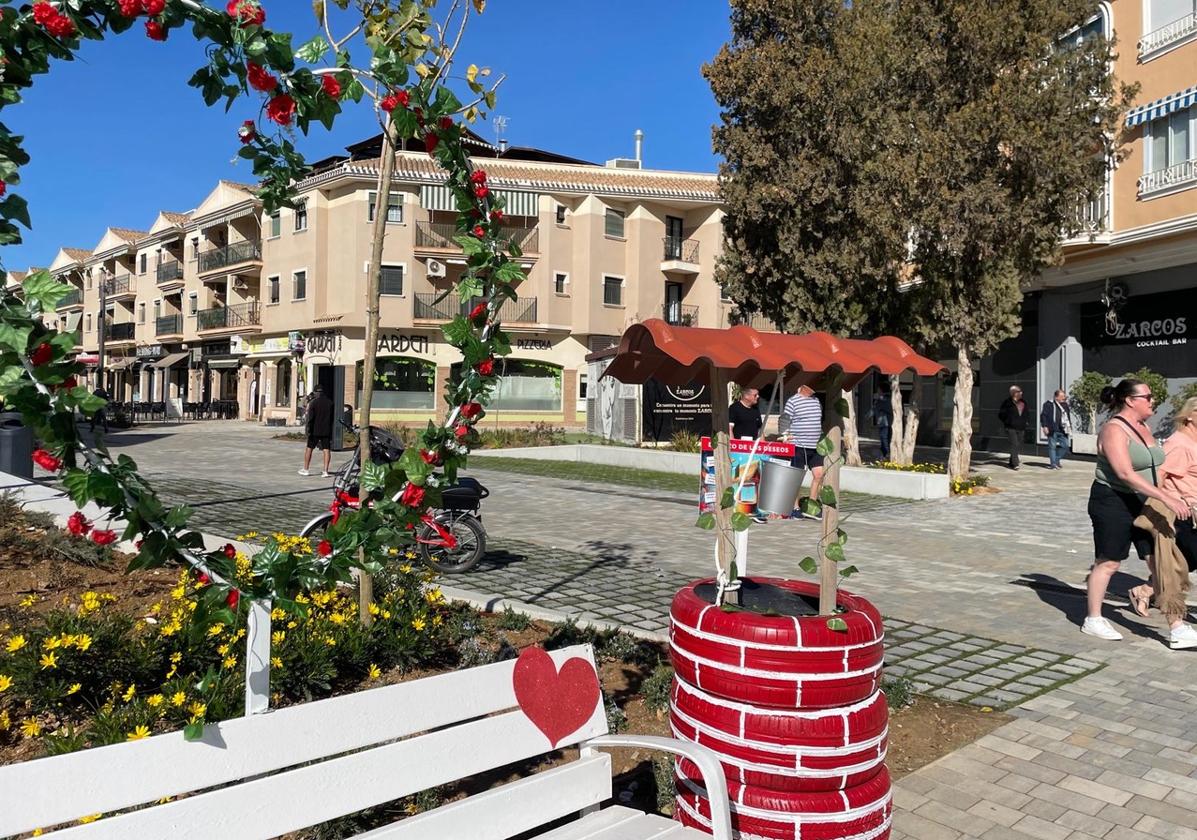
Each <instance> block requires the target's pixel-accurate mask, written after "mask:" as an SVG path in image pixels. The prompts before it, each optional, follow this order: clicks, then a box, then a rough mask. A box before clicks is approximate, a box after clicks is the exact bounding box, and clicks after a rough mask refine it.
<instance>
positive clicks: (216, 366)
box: [208, 359, 241, 370]
mask: <svg viewBox="0 0 1197 840" xmlns="http://www.w3.org/2000/svg"><path fill="white" fill-rule="evenodd" d="M240 364H241V360H240V359H208V367H209V368H211V369H212V370H224V369H226V368H235V367H237V366H238V365H240Z"/></svg>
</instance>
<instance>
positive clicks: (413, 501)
mask: <svg viewBox="0 0 1197 840" xmlns="http://www.w3.org/2000/svg"><path fill="white" fill-rule="evenodd" d="M423 501H424V488H423V487H418V486H416V485H415V484H408V485H407V486H406V487H404V488H403V495H401V496H400V497H399V503H400V504H403V505H407V506H408V507H419V506H420V504H421V503H422V502H423Z"/></svg>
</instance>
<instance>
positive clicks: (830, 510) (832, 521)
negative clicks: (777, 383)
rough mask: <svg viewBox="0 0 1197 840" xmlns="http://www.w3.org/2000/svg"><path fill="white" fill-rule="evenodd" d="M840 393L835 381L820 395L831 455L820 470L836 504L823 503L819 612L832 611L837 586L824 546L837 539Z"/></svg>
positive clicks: (836, 567)
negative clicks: (833, 492)
mask: <svg viewBox="0 0 1197 840" xmlns="http://www.w3.org/2000/svg"><path fill="white" fill-rule="evenodd" d="M842 396H843V391H841V390H840V388H839V386H838V384H836V385H835V387H831V386H830V385H829V387H828V388H827V389H826V390H825V392H824V396H823V430H824V434H825V435H826V437H827V439H828V440H829V441H830V442H831V454H829V455H828V456H827V464H828V467H827V470H826V471H825V472H824V473H823V486H824V487H830V488H831V489H832V490H834V491H835V497H836V505H837V507H831V506H829V505H824V506H823V543H822V545H823V550H822V552H821V554H822V556H821V557H820V558H819V615H828V616H829V615H834V614H835V592H836V587H837V586H838V585H839V580H840V570H839V565H838V564H837V563H836V562H835V561H833V560H832V559H831V558H830V557H828V556H827V546H828V545H830V544H831V543H832V542H833V541H835V540H836V539H837V537H836V532H837V531H838V530H839V520H840V516H839V507H838V505H839V498H840V455H841V453H842V450H843V440H844V418H843V417H842V416H841V415H840V412H839V409H838V408H837V407H836V402H837V401H838V400H840V399H841V398H842Z"/></svg>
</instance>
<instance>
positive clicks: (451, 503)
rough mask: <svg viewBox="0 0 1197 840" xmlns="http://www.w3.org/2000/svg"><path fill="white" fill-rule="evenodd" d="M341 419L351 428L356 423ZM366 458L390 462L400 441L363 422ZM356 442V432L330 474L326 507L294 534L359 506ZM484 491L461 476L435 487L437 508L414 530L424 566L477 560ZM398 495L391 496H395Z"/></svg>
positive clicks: (482, 549) (451, 566)
mask: <svg viewBox="0 0 1197 840" xmlns="http://www.w3.org/2000/svg"><path fill="white" fill-rule="evenodd" d="M342 423H343V425H345V426H346V427H347V428H349V429H350V430H351V431H353V432H355V433H356V432H358V428H357V427H356V426H350V425H349V424H347V423H344V422H343V421H342ZM369 435H370V459H371V460H372V461H374V463H376V464H393V463H395V462H396V461H398V460H399V459H400V458H401V457H402V456H403V442H402V441H400V440H399V439H398V438H396V437H395V436H394V435H392V434H390V433H389V432H387V431H385V430H383V429H380V428H378V427H377V426H370V427H369ZM361 457H362V447H361V442H360V438H359V442H358V445H357V446H356V447H354V450H353V457H352V458H350V459H349V461H348V462H346V464H345V465H344V466H343V467H341V468H340V469H339V470H337V472H336V474H335V476H334V479H333V503H332V505H331V506H330V507H329V510H328V511H326V512H325V513H322V514H320V515H319V516H317V517H316V518H315V519H313V520H312V521H310V522H309V523H308V524H307V525H305V526H304V527H303V530H302V531H300V536H304V537H313V536H318V535H322V534H323V533H324V532H325V531H326V530H327V529H328V527H329V526H330V525H332V524H334V523H335V522H336V521H337V519H338V518H339V517H340V514H341V511H343V510H345V509H346V508H352V509H356V508H358V507H360V506H361V498H360V475H361ZM489 495H490V491H489V490H487V489H486V488H485V487H483V486H482V484H480V483H479V482H478V481H477V480H476V479H473V478H468V477H466V478H461V479H460V480H459V481H458V482H457V484H454V485H452V486H450V487H446V488H444V490H442V492H441V505H442V507H440V508H439V509H436V510H430V511H429V512H428V514H427V515H426V516H425V517H424V523H423V524H422V525H421V526H420V528H419V529H417V531H416V535H415V536H416V545H417V547H418V551H419V553H420V559H421V560H422V561H423V562H424V564H425V565H427V566H428V567H429V568H431V569H434V570H436V571H438V572H442V573H444V574H451V575H452V574H461V573H463V572H468V571H469V570H470V569H472V568H474V567H475V566H476V565H478V561H479V560H481V559H482V555H483V554H485V553H486V529H485V528H484V527H483V525H482V513H481V511H480V508H481V503H482V500H483V499H485V498H486V497H487V496H489ZM398 498H399V497H398V495H396V496H395V499H396V500H398Z"/></svg>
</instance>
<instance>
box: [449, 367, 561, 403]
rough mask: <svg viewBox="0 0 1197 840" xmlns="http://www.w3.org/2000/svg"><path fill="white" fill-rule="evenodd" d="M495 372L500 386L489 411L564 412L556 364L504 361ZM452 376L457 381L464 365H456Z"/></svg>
mask: <svg viewBox="0 0 1197 840" xmlns="http://www.w3.org/2000/svg"><path fill="white" fill-rule="evenodd" d="M496 373H498V374H499V377H500V378H499V385H498V387H497V388H495V390H494V393H492V394H491V398H490V402H489V403H487V406H486V409H487V411H490V412H496V411H503V410H506V411H561V409H562V402H561V368H560V367H558V366H557V365H551V364H547V363H545V362H531V361H520V360H518V359H504V360H503V361H502V362H501V363H500V364H499V366H498V370H497V371H496ZM449 375H450V377H451V378H452V379H453V381H458V378H459V377H460V376H461V364H460V363H458V364H455V365H453V367H452V369H451V372H450V374H449Z"/></svg>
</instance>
